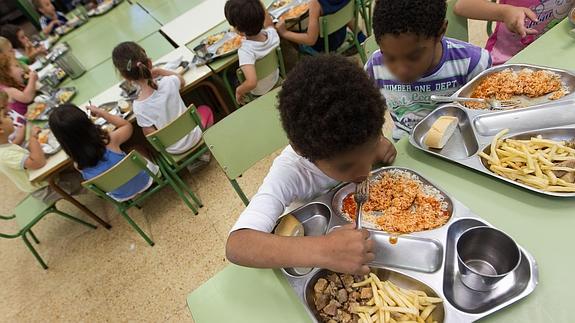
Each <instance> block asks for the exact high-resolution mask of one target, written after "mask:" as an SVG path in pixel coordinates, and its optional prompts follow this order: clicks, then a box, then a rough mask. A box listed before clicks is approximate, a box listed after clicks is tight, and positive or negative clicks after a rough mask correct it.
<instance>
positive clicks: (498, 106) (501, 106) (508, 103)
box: [431, 95, 521, 110]
mask: <svg viewBox="0 0 575 323" xmlns="http://www.w3.org/2000/svg"><path fill="white" fill-rule="evenodd" d="M431 101H434V102H478V103H484V104H487V105H489V108H490V109H491V110H509V109H514V108H517V107H518V106H519V105H520V104H521V101H519V100H496V99H480V98H459V97H451V96H441V95H432V96H431Z"/></svg>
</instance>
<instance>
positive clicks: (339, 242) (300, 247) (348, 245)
mask: <svg viewBox="0 0 575 323" xmlns="http://www.w3.org/2000/svg"><path fill="white" fill-rule="evenodd" d="M372 251H373V240H371V239H369V232H368V231H367V230H365V229H363V230H356V229H355V225H354V224H348V225H345V226H343V227H341V228H339V229H336V230H334V231H332V232H330V233H328V234H327V235H325V236H315V237H311V236H310V237H280V236H277V235H274V234H271V233H267V232H261V231H256V230H251V229H243V230H238V231H234V232H232V233H231V234H230V236H229V237H228V241H227V244H226V256H227V258H228V259H229V260H230V261H231V262H233V263H235V264H238V265H241V266H248V267H256V268H286V267H318V268H327V269H330V270H332V271H336V272H343V273H350V274H358V275H365V274H367V273H369V267H368V266H367V265H366V264H367V263H369V262H370V261H372V260H373V259H374V258H375V256H374V254H373V252H372Z"/></svg>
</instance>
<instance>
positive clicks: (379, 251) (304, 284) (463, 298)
mask: <svg viewBox="0 0 575 323" xmlns="http://www.w3.org/2000/svg"><path fill="white" fill-rule="evenodd" d="M393 169H399V170H404V171H408V172H410V173H413V174H415V175H417V176H418V177H419V178H420V179H421V181H422V182H424V183H425V184H429V185H432V186H434V187H435V188H437V189H438V190H439V191H440V192H441V194H442V195H443V196H444V198H446V201H447V202H448V203H449V207H450V211H451V217H450V219H449V221H448V222H447V223H446V224H445V225H444V226H442V227H440V228H437V229H434V230H428V231H421V232H414V233H410V234H405V235H401V236H400V237H399V238H398V241H397V243H396V244H391V243H390V242H389V237H390V235H389V234H387V233H385V232H383V231H379V230H373V229H368V230H370V234H371V237H372V238H373V239H374V240H375V249H376V259H375V260H374V261H373V263H370V264H369V265H370V267H371V268H372V272H374V273H376V274H377V275H378V276H379V277H380V278H381V279H385V280H390V281H391V282H393V283H395V284H397V285H398V286H400V287H403V288H408V289H409V288H414V289H418V290H422V291H425V292H426V293H427V294H428V295H430V296H438V297H441V298H442V299H443V303H442V305H443V306H438V307H437V308H436V309H435V311H434V312H433V313H432V317H433V319H434V320H436V321H438V322H446V323H450V322H454V323H455V322H456V323H460V322H473V321H476V320H478V319H480V318H483V317H485V316H487V315H489V314H491V313H493V312H495V311H498V310H500V309H502V308H504V307H506V306H508V305H510V304H512V303H514V302H517V301H518V300H520V299H522V298H524V297H526V296H527V295H529V294H530V293H531V292H532V291H533V290H534V289H535V287H536V286H537V283H538V269H537V264H536V262H535V259H534V258H533V256H531V255H530V254H529V253H528V252H527V251H526V250H525V249H523V248H522V247H519V248H520V250H521V252H522V257H521V259H522V260H521V263H520V264H519V267H518V268H517V269H516V270H515V271H514V272H512V273H511V274H510V275H509V276H507V277H506V278H505V279H504V281H501V284H500V285H498V286H497V287H496V288H495V289H493V290H491V291H488V292H477V291H474V290H471V289H469V288H467V287H465V286H464V285H463V284H462V282H461V281H460V279H459V271H458V267H457V259H456V258H457V255H456V252H455V242H456V241H457V239H458V238H459V236H460V235H461V234H462V233H463V232H464V231H465V230H467V229H469V228H472V227H476V226H485V225H487V226H491V225H490V224H489V223H488V222H486V221H485V220H483V219H481V218H480V217H478V216H477V215H475V214H474V213H473V212H471V210H469V209H468V208H467V207H465V206H464V205H463V204H461V203H460V202H459V201H457V200H455V199H453V198H450V197H449V195H448V194H447V193H446V192H444V191H442V190H441V189H440V188H438V187H437V186H436V185H433V184H432V183H430V182H429V181H428V180H426V179H425V178H424V177H423V176H421V175H420V174H418V173H417V172H415V171H413V170H410V169H407V168H401V167H383V168H380V169H377V170H375V171H374V172H373V173H374V174H377V173H380V172H385V171H388V170H393ZM354 187H355V184H344V185H341V186H339V187H337V188H335V189H333V190H332V191H330V192H329V193H327V194H325V195H323V196H320V197H319V198H317V199H316V200H314V201H312V202H310V203H308V204H306V205H304V206H302V207H300V208H299V209H297V210H295V211H293V212H291V214H293V215H294V216H295V217H296V218H297V219H299V220H300V221H301V222H302V224H303V226H304V231H305V235H310V236H318V235H324V234H326V233H327V232H329V231H331V230H332V229H334V228H336V227H338V226H341V225H344V224H346V223H347V222H346V219H345V218H344V217H343V216H342V215H341V211H340V207H341V200H342V199H343V198H342V196H345V195H347V193H348V192H351V191H353V190H354ZM414 241H415V242H414ZM386 258H388V260H386ZM419 258H424V259H426V260H425V261H421V259H419ZM422 264H424V265H423V266H422ZM425 264H427V265H425ZM325 271H326V270H325V269H319V268H314V269H311V270H307V271H303V272H302V271H300V270H294V269H293V268H285V269H282V273H283V274H284V275H285V276H286V278H287V280H288V281H289V283H290V285H291V286H292V288H293V289H294V290H295V292H296V294H297V296H298V297H299V298H300V299H301V300H302V302H303V304H304V306H305V308H306V311H307V312H308V314H309V315H310V317H311V318H312V321H314V322H321V319H320V317H319V315H318V312H317V310H316V308H315V305H314V303H313V285H314V284H315V282H316V281H317V279H318V278H320V277H324V276H325V275H324V274H325Z"/></svg>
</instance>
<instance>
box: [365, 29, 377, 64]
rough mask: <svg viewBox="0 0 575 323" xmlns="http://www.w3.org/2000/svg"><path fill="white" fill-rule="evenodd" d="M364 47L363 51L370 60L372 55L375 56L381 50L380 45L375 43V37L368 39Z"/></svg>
mask: <svg viewBox="0 0 575 323" xmlns="http://www.w3.org/2000/svg"><path fill="white" fill-rule="evenodd" d="M362 46H363V51H364V52H365V55H366V56H367V59H369V58H370V57H371V55H373V53H374V52H375V51H376V50H378V49H379V45H378V44H377V42H376V41H375V36H374V35H371V36H369V37H367V38H366V40H365V41H364V42H363V44H362Z"/></svg>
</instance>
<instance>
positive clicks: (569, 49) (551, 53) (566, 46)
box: [509, 18, 575, 70]
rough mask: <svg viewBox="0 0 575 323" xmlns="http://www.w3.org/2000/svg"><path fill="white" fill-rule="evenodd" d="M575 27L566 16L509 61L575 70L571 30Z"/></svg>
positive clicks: (574, 49)
mask: <svg viewBox="0 0 575 323" xmlns="http://www.w3.org/2000/svg"><path fill="white" fill-rule="evenodd" d="M573 28H575V27H574V26H573V25H571V23H570V22H569V19H567V18H565V19H563V21H562V22H560V23H559V24H558V25H557V26H555V27H553V28H552V29H551V30H549V31H547V32H546V33H545V34H543V35H542V36H541V37H539V38H538V39H537V40H536V41H534V42H533V43H532V44H530V45H529V46H527V47H526V48H525V49H524V50H522V51H521V52H519V53H518V54H517V55H515V56H514V57H513V58H511V59H510V60H509V63H529V64H535V65H543V66H550V67H555V68H562V69H567V70H575V39H574V38H573V37H571V36H570V35H569V31H570V30H571V29H573Z"/></svg>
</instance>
